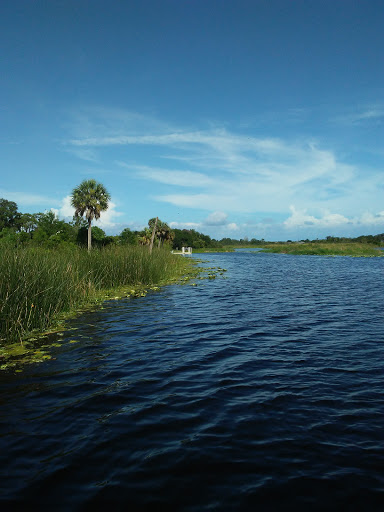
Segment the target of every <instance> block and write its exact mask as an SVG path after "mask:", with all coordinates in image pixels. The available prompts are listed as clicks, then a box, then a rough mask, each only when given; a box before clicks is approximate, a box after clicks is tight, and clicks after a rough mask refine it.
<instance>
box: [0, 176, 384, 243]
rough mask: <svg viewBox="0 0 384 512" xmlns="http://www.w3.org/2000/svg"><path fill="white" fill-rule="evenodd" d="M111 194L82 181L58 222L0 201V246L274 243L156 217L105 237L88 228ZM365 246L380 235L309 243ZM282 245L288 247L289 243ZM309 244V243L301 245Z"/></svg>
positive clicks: (52, 215)
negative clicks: (70, 212) (68, 212)
mask: <svg viewBox="0 0 384 512" xmlns="http://www.w3.org/2000/svg"><path fill="white" fill-rule="evenodd" d="M109 200H110V194H109V193H108V191H107V190H106V188H105V187H104V185H102V184H101V183H98V182H96V181H95V180H93V179H91V180H84V181H83V182H82V183H81V184H80V185H79V186H78V187H76V188H74V189H73V191H72V196H71V204H72V206H73V207H74V209H75V214H74V216H73V219H72V220H71V221H70V222H66V221H64V220H62V219H59V218H58V216H57V215H56V214H55V213H54V212H53V211H47V212H44V213H41V212H40V213H22V212H19V210H18V206H17V204H16V203H15V202H14V201H9V200H7V199H0V243H2V242H8V243H11V244H14V245H26V244H32V245H40V246H44V247H48V248H54V247H57V246H63V245H84V246H87V247H88V250H90V249H91V246H92V244H93V245H94V246H96V247H103V246H106V245H110V244H114V245H148V246H149V247H150V251H151V250H152V247H153V245H154V244H155V245H157V246H158V247H160V246H161V245H164V244H166V245H168V246H169V247H172V248H173V249H181V247H192V248H194V249H204V248H221V247H227V246H242V245H243V246H244V245H245V246H257V245H260V246H262V245H264V244H271V243H272V244H273V242H266V241H265V240H264V239H261V240H259V239H256V238H251V239H250V240H249V239H248V238H247V237H244V238H242V239H240V240H237V239H234V238H222V239H221V240H216V239H214V238H211V237H210V236H208V235H204V234H203V233H199V232H198V231H196V230H194V229H171V228H170V227H169V226H168V224H167V223H165V222H163V221H161V220H160V219H159V218H158V217H156V218H152V219H150V220H149V221H148V227H146V228H144V229H143V230H141V231H132V230H130V229H129V228H125V229H123V231H122V232H121V233H120V234H119V235H115V236H107V235H106V234H105V232H104V231H103V230H102V229H101V228H99V227H98V226H92V221H93V220H94V219H99V218H100V214H101V212H102V211H105V210H107V209H108V206H109ZM348 241H349V242H364V243H371V244H375V245H383V244H384V233H383V234H379V235H363V236H359V237H356V238H345V237H333V236H327V237H326V238H325V239H322V240H319V239H316V240H312V242H325V243H326V242H348ZM287 242H290V240H288V241H287ZM301 242H310V240H308V239H307V240H301Z"/></svg>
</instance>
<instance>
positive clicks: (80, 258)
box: [0, 245, 186, 343]
mask: <svg viewBox="0 0 384 512" xmlns="http://www.w3.org/2000/svg"><path fill="white" fill-rule="evenodd" d="M0 254H1V257H0V340H1V342H2V343H4V342H14V341H16V340H21V339H23V337H25V336H26V335H27V334H28V333H30V332H31V331H33V330H35V329H37V330H38V331H42V332H43V331H45V330H47V329H48V328H49V327H50V326H51V325H52V324H53V323H54V322H55V321H56V320H57V319H58V317H59V316H60V315H61V314H63V313H68V312H71V311H73V310H75V309H76V308H78V307H79V306H81V305H83V304H86V303H87V302H90V301H92V300H94V299H95V298H96V297H97V296H100V292H103V291H107V290H112V289H116V288H121V287H124V286H131V287H132V286H148V285H154V284H159V283H161V282H166V281H169V280H172V279H176V278H178V277H180V276H181V275H182V274H183V273H184V272H185V270H186V260H185V259H184V258H180V256H174V255H172V254H171V253H170V251H169V250H166V249H164V250H156V251H154V252H153V253H152V255H150V254H149V251H148V248H147V247H132V246H128V247H127V246H125V247H111V248H105V249H101V250H93V251H91V252H90V253H88V252H87V251H85V250H83V249H81V248H76V247H75V248H64V249H56V250H47V249H42V248H36V247H35V248H33V247H27V248H19V249H14V248H11V247H7V246H5V245H2V246H1V248H0Z"/></svg>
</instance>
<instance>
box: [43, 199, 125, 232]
mask: <svg viewBox="0 0 384 512" xmlns="http://www.w3.org/2000/svg"><path fill="white" fill-rule="evenodd" d="M51 210H52V211H53V212H54V213H55V214H56V215H58V216H59V217H61V218H67V219H68V218H70V219H72V217H73V215H74V214H75V209H74V208H73V206H72V205H71V196H70V195H68V196H66V197H64V198H63V199H62V200H61V205H60V206H59V208H57V209H56V208H51ZM121 215H123V213H122V212H119V211H117V210H116V204H115V203H114V202H113V201H110V202H109V207H108V210H106V211H105V212H101V214H100V219H98V220H94V221H93V222H94V223H95V225H96V226H98V227H99V228H101V229H104V230H105V229H107V230H110V229H113V228H115V227H117V225H118V223H117V222H116V218H117V217H120V216H121Z"/></svg>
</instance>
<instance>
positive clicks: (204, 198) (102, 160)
mask: <svg viewBox="0 0 384 512" xmlns="http://www.w3.org/2000/svg"><path fill="white" fill-rule="evenodd" d="M383 24H384V2H383V1H382V0H129V1H123V0H108V1H107V0H50V1H49V2H47V1H46V0H44V1H42V0H33V1H32V0H17V1H15V0H2V2H1V4H0V45H1V49H2V51H1V54H2V56H1V59H0V152H1V155H0V156H1V159H0V162H1V163H0V169H1V170H0V173H1V174H0V176H1V180H0V197H3V198H5V199H8V200H10V201H15V202H16V203H17V204H18V207H19V211H21V212H28V213H34V212H42V211H47V210H50V209H53V211H55V212H56V213H57V214H58V215H59V217H60V218H63V219H66V220H68V219H70V218H71V217H72V215H73V209H72V208H71V206H70V197H71V193H72V190H73V189H74V188H75V187H76V186H78V185H79V184H80V183H81V182H82V181H83V180H85V179H91V178H94V179H96V180H97V181H99V182H101V183H102V184H103V185H104V186H105V187H106V188H107V190H108V191H109V193H110V194H111V202H110V207H109V209H108V210H107V211H106V212H104V213H103V214H102V215H101V218H100V221H99V222H98V225H99V227H101V228H102V229H104V230H105V231H106V233H107V234H118V233H120V232H121V231H122V230H123V229H124V228H126V227H128V228H130V229H142V228H143V227H144V226H145V225H146V224H147V222H148V219H150V218H152V217H156V216H158V217H159V218H160V219H161V220H162V221H164V222H167V223H168V224H169V225H170V226H171V227H173V228H180V229H183V228H187V229H196V230H197V231H200V232H203V233H205V234H208V235H210V236H211V237H214V238H217V239H221V238H223V237H230V238H236V239H239V238H245V237H248V238H249V239H251V238H257V239H261V238H264V239H266V240H287V239H291V240H301V239H306V238H310V239H315V238H323V237H325V236H359V235H362V234H377V233H383V232H384V140H383V139H384V62H383V60H384V57H383V56H384V52H383V48H384V30H383Z"/></svg>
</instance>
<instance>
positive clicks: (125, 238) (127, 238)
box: [120, 228, 137, 245]
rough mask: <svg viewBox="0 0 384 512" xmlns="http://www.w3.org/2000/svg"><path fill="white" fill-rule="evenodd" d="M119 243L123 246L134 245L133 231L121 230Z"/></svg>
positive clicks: (135, 242)
mask: <svg viewBox="0 0 384 512" xmlns="http://www.w3.org/2000/svg"><path fill="white" fill-rule="evenodd" d="M120 242H121V243H122V244H123V245H136V244H137V233H136V232H135V231H131V230H130V229H129V228H125V229H123V231H122V232H121V233H120Z"/></svg>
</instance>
